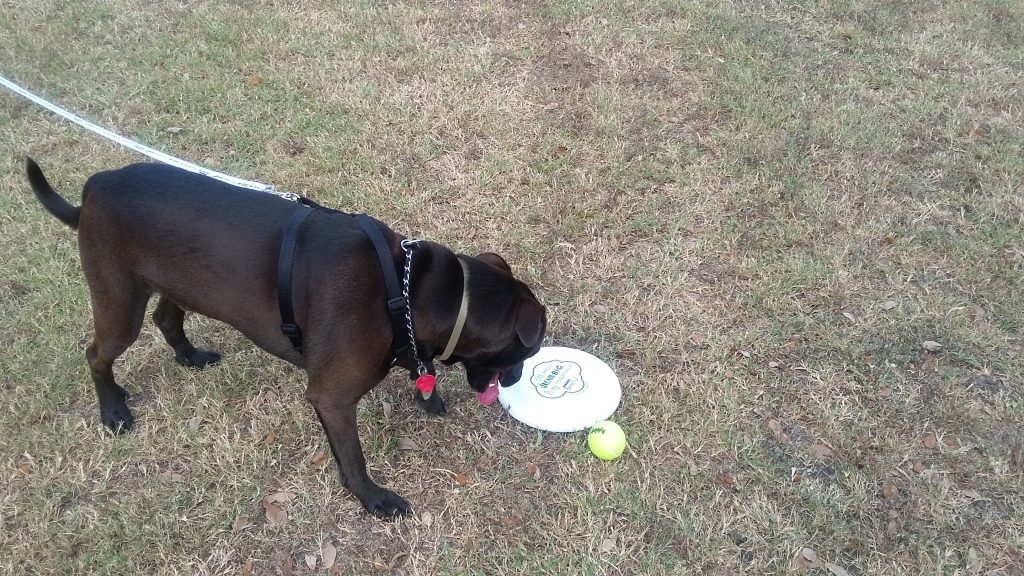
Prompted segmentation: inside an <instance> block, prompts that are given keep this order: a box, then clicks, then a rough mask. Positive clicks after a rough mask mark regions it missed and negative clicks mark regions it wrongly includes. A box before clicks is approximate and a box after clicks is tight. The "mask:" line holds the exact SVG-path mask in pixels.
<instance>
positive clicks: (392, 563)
mask: <svg viewBox="0 0 1024 576" xmlns="http://www.w3.org/2000/svg"><path fill="white" fill-rule="evenodd" d="M408 555H409V554H408V553H407V552H399V553H397V554H395V555H394V556H392V557H391V561H390V562H388V570H394V569H395V566H398V563H399V562H401V561H402V559H403V558H405V557H406V556H408Z"/></svg>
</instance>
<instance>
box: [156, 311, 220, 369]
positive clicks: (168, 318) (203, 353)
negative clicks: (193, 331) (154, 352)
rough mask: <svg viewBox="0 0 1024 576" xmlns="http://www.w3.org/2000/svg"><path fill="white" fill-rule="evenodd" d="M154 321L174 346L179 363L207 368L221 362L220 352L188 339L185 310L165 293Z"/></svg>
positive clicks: (175, 357) (168, 341)
mask: <svg viewBox="0 0 1024 576" xmlns="http://www.w3.org/2000/svg"><path fill="white" fill-rule="evenodd" d="M153 322H154V323H156V325H157V328H159V329H160V332H161V333H163V335H164V338H165V339H166V340H167V343H168V344H170V345H171V348H174V359H175V360H177V361H178V363H179V364H182V365H184V366H189V367H191V368H206V367H207V366H210V365H212V364H216V363H217V362H220V354H218V353H216V352H213V351H210V350H201V349H199V348H196V347H195V346H193V345H192V343H191V342H189V341H188V337H187V336H185V327H184V322H185V311H184V310H182V309H181V307H180V306H178V305H177V304H175V303H174V302H171V301H170V300H169V299H168V298H167V297H166V296H164V295H161V296H160V302H159V303H157V305H156V311H155V312H153Z"/></svg>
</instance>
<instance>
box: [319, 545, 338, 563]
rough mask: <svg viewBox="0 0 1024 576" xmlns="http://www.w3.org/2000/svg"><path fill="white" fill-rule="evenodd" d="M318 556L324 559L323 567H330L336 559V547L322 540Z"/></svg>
mask: <svg viewBox="0 0 1024 576" xmlns="http://www.w3.org/2000/svg"><path fill="white" fill-rule="evenodd" d="M320 557H321V558H323V559H324V568H327V569H330V568H331V566H334V562H335V561H336V560H337V559H338V549H337V548H335V547H334V544H331V543H330V542H324V544H323V546H321V547H320Z"/></svg>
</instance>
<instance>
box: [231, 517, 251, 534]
mask: <svg viewBox="0 0 1024 576" xmlns="http://www.w3.org/2000/svg"><path fill="white" fill-rule="evenodd" d="M249 526H252V520H250V519H249V518H248V517H246V516H239V517H238V518H235V523H234V525H232V530H234V531H235V532H238V531H239V530H245V529H246V528H248V527H249Z"/></svg>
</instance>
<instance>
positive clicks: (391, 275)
mask: <svg viewBox="0 0 1024 576" xmlns="http://www.w3.org/2000/svg"><path fill="white" fill-rule="evenodd" d="M298 202H299V204H301V206H300V207H299V209H297V210H296V211H295V212H293V213H292V216H291V218H290V219H289V220H288V224H287V225H286V226H285V229H284V237H283V238H282V239H281V252H280V254H279V256H278V260H277V305H278V307H279V308H280V310H281V333H282V334H284V335H285V336H287V337H288V339H289V340H290V341H291V343H292V346H293V347H294V348H295V350H296V351H297V352H298V353H299V354H302V330H301V329H300V328H299V325H298V324H297V323H296V322H295V310H294V308H293V305H292V272H293V268H294V265H295V248H296V245H297V244H298V233H299V228H300V227H301V226H302V223H303V222H304V221H305V220H306V218H308V217H309V215H310V214H312V213H313V212H315V211H316V210H323V211H324V212H328V213H334V214H346V213H345V212H340V211H338V210H332V209H330V208H324V207H323V206H320V205H319V204H317V203H316V202H313V201H312V200H309V199H308V198H300V199H299V200H298ZM347 215H348V216H352V217H353V218H355V221H356V223H357V224H359V227H360V228H362V229H363V232H365V233H366V235H367V236H368V237H369V238H370V241H371V242H372V243H373V248H374V250H375V251H376V253H377V259H378V260H379V261H380V268H381V272H383V274H384V285H385V287H386V288H387V306H388V317H389V318H390V319H391V331H392V335H393V337H394V338H393V341H392V342H393V343H392V353H393V354H394V362H397V361H398V359H399V358H401V357H402V356H403V355H405V354H407V353H408V352H409V349H410V343H409V342H408V340H409V333H408V332H407V330H406V319H407V314H408V312H409V301H408V300H407V299H406V298H405V296H404V295H403V294H402V286H401V283H400V282H399V280H398V273H397V271H396V270H395V259H394V257H393V256H392V255H391V248H390V246H388V243H387V240H385V239H384V234H383V233H382V232H381V230H380V226H378V225H377V223H376V222H375V221H374V220H373V219H372V218H370V217H369V216H367V215H366V214H347ZM413 360H414V361H415V360H417V359H415V358H414V359H413Z"/></svg>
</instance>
